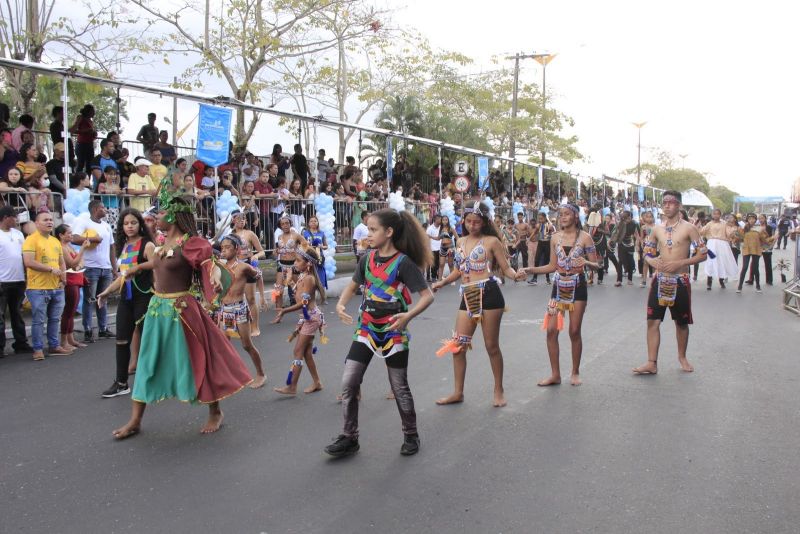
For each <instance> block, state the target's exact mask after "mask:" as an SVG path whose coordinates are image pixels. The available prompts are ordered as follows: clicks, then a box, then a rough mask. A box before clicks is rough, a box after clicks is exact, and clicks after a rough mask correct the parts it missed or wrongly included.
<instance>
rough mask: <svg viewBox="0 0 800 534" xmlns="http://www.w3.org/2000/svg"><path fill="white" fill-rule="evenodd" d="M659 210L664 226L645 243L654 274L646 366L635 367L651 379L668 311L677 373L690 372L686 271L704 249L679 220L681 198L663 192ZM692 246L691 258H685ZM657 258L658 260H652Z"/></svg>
mask: <svg viewBox="0 0 800 534" xmlns="http://www.w3.org/2000/svg"><path fill="white" fill-rule="evenodd" d="M662 208H663V210H664V222H663V224H659V225H658V226H656V227H655V228H654V229H653V233H652V239H653V240H652V241H651V242H649V243H645V247H644V251H645V261H647V263H648V264H649V265H650V267H652V268H653V272H654V273H655V274H654V276H653V281H652V283H651V284H650V292H649V296H648V299H647V363H646V364H644V365H642V366H640V367H636V368H635V369H634V370H633V372H634V374H637V375H654V374H656V373H657V372H658V367H657V360H658V347H659V345H660V343H661V322H662V321H663V320H664V315H665V314H666V311H667V308H669V311H670V315H671V316H672V320H673V321H675V335H676V337H677V339H678V362H679V363H680V365H681V369H683V370H684V371H686V372H691V371H693V370H694V368H693V367H692V366H691V365H690V364H689V361H688V360H687V359H686V348H687V346H688V345H689V325H690V324H692V288H691V281H690V280H689V267H691V266H692V265H694V264H695V263H700V262H701V261H704V260H705V259H706V248H705V245H703V244H702V243H700V232H699V231H698V230H697V227H696V226H694V225H693V224H690V223H687V222H686V221H684V220H683V218H682V217H681V212H680V209H681V194H680V193H679V192H677V191H665V192H664V196H663V200H662ZM692 244H694V245H695V247H696V252H695V254H694V256H691V257H690V256H689V250H690V248H691V246H692ZM656 254H658V256H656Z"/></svg>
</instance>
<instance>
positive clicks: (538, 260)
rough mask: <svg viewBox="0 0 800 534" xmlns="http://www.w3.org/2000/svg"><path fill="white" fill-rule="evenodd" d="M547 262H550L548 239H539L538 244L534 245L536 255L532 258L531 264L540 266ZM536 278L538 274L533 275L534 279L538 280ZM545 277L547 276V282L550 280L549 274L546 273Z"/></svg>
mask: <svg viewBox="0 0 800 534" xmlns="http://www.w3.org/2000/svg"><path fill="white" fill-rule="evenodd" d="M548 263H550V241H549V240H548V241H539V245H538V246H537V247H536V257H535V258H534V259H533V266H534V267H541V266H542V265H547V264H548ZM538 278H539V275H538V274H534V275H533V279H534V280H538ZM545 278H547V281H548V282H549V281H550V275H549V274H546V275H545Z"/></svg>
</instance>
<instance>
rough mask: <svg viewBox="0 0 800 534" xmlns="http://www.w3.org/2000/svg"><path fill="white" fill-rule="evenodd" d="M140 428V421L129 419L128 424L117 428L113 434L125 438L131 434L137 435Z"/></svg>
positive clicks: (118, 437) (117, 437)
mask: <svg viewBox="0 0 800 534" xmlns="http://www.w3.org/2000/svg"><path fill="white" fill-rule="evenodd" d="M140 429H141V427H140V423H139V421H128V424H126V425H125V426H123V427H122V428H118V429H116V430H115V431H113V432H112V433H111V434H113V436H114V437H115V438H116V439H125V438H129V437H131V436H135V435H136V434H138V433H139V430H140Z"/></svg>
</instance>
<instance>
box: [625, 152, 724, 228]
mask: <svg viewBox="0 0 800 534" xmlns="http://www.w3.org/2000/svg"><path fill="white" fill-rule="evenodd" d="M655 160H656V163H652V162H648V163H642V165H641V169H642V183H647V184H650V185H652V186H653V187H658V188H661V189H674V190H676V191H686V190H687V189H697V190H698V191H701V192H703V193H705V194H706V196H707V197H708V198H709V200H711V202H712V204H714V207H715V208H719V209H721V210H722V212H723V213H729V212H730V211H731V210H732V209H733V197H735V196H737V195H738V194H739V193H737V192H736V191H733V190H731V189H728V188H727V187H725V186H723V185H715V186H713V187H712V186H711V185H710V184H709V183H708V179H707V178H706V176H705V175H704V174H703V173H701V172H699V171H696V170H694V169H687V168H680V169H676V168H675V158H673V157H672V155H671V154H670V153H669V152H666V151H659V152H657V153H656V155H655ZM622 174H625V175H628V176H634V177H635V176H636V167H631V168H629V169H625V170H624V171H623V172H622Z"/></svg>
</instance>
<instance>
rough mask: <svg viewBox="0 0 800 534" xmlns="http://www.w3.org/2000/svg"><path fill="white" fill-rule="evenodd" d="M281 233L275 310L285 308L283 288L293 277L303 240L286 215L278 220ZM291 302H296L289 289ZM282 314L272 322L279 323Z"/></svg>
mask: <svg viewBox="0 0 800 534" xmlns="http://www.w3.org/2000/svg"><path fill="white" fill-rule="evenodd" d="M278 226H279V227H280V229H281V235H280V237H278V238H277V240H276V241H275V252H276V253H277V255H278V273H277V275H276V278H275V288H274V289H273V290H272V300H273V301H274V302H275V311H276V312H277V311H280V309H281V308H283V289H284V287H288V283H289V282H288V279H289V278H291V273H292V268H293V267H294V260H295V251H296V250H297V245H298V244H299V243H300V242H301V241H304V240H303V236H301V235H300V234H298V233H297V232H296V231H295V230H294V228H292V220H291V219H290V218H289V217H288V216H287V215H284V216H283V217H281V218H280V220H279V221H278ZM289 303H290V304H294V303H295V302H294V292H293V291H292V290H291V288H290V289H289ZM281 317H282V315H276V316H275V319H273V320H272V323H273V324H275V323H279V322H280V321H281Z"/></svg>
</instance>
